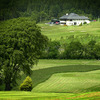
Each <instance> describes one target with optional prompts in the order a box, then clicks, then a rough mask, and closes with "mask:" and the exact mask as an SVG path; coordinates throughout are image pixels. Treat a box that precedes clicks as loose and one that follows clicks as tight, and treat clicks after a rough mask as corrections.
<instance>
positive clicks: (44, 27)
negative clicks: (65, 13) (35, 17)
mask: <svg viewBox="0 0 100 100" xmlns="http://www.w3.org/2000/svg"><path fill="white" fill-rule="evenodd" d="M38 25H39V26H40V27H41V32H42V34H44V35H46V36H47V37H48V38H49V39H51V40H58V41H60V42H61V43H63V42H70V41H71V40H73V39H77V40H79V41H81V42H84V43H86V42H88V41H89V40H91V39H94V40H96V41H99V42H100V22H91V23H90V24H88V25H83V26H61V25H53V26H50V25H48V24H44V23H42V24H38Z"/></svg>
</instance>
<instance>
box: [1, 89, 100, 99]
mask: <svg viewBox="0 0 100 100" xmlns="http://www.w3.org/2000/svg"><path fill="white" fill-rule="evenodd" d="M0 100H100V92H88V93H79V94H75V93H73V94H72V93H32V92H19V91H17V92H16V91H10V92H7V91H6V92H3V91H2V92H0Z"/></svg>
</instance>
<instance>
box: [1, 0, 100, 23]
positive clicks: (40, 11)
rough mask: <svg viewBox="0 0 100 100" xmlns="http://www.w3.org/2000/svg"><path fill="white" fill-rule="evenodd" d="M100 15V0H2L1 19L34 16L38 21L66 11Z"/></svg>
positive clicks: (91, 16)
mask: <svg viewBox="0 0 100 100" xmlns="http://www.w3.org/2000/svg"><path fill="white" fill-rule="evenodd" d="M71 12H74V13H77V14H81V15H86V16H88V17H89V18H90V19H93V18H97V17H98V16H100V1H99V0H85V1H83V0H0V20H7V19H11V18H16V17H32V18H33V19H34V20H36V21H37V22H41V21H44V20H50V19H52V18H59V17H61V16H62V15H64V14H66V13H71Z"/></svg>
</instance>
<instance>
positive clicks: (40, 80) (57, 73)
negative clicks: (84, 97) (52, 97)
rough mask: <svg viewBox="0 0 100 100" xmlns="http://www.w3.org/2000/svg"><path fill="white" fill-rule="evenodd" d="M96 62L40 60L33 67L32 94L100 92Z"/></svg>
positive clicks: (99, 68) (98, 67) (98, 71)
mask: <svg viewBox="0 0 100 100" xmlns="http://www.w3.org/2000/svg"><path fill="white" fill-rule="evenodd" d="M99 65H100V61H99V60H98V61H97V60H40V61H39V64H38V65H37V66H34V70H33V74H32V79H33V84H34V88H33V90H32V91H33V92H86V91H99V90H100V81H99V79H100V76H99V74H100V66H99Z"/></svg>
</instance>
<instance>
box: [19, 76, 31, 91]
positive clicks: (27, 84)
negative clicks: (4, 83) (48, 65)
mask: <svg viewBox="0 0 100 100" xmlns="http://www.w3.org/2000/svg"><path fill="white" fill-rule="evenodd" d="M19 89H20V90H21V91H31V90H32V79H31V78H30V77H29V76H27V77H26V79H25V80H24V81H23V83H22V84H21V85H20V88H19Z"/></svg>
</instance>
